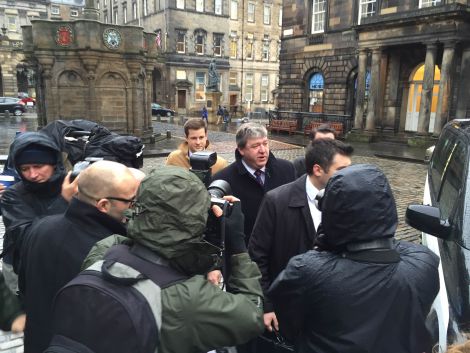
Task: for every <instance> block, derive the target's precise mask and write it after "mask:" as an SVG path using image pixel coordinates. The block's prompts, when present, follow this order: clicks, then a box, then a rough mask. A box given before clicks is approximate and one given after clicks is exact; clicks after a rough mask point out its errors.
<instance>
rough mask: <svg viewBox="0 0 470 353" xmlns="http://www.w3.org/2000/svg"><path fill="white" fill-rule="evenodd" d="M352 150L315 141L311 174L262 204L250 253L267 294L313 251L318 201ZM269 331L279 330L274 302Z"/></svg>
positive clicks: (309, 156) (309, 158) (268, 306)
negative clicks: (296, 262) (294, 259)
mask: <svg viewBox="0 0 470 353" xmlns="http://www.w3.org/2000/svg"><path fill="white" fill-rule="evenodd" d="M352 151H353V149H352V147H351V146H349V145H345V144H344V143H342V142H341V141H336V140H330V139H326V140H315V141H312V143H311V144H310V145H309V146H308V147H307V149H306V153H305V158H304V160H305V162H306V165H307V171H308V175H305V174H304V176H302V177H300V178H298V179H297V180H295V181H293V182H292V183H289V184H285V185H282V186H280V187H278V188H276V189H274V190H271V191H269V192H268V193H267V194H266V196H265V197H264V200H263V202H262V204H261V207H260V210H259V212H258V217H257V218H256V223H255V226H254V228H253V233H252V234H251V237H250V243H249V245H248V250H249V253H250V256H251V258H252V259H253V261H255V262H256V263H257V264H258V267H259V269H260V271H261V275H262V279H261V286H262V287H263V291H264V293H266V292H267V291H268V289H269V287H270V286H271V284H272V282H273V281H274V279H275V278H276V277H277V275H278V274H279V273H280V272H281V271H282V270H283V269H284V268H285V267H286V265H287V263H288V261H289V260H290V258H291V257H293V256H295V255H298V254H302V253H304V252H306V251H308V250H311V249H313V244H314V242H315V237H316V231H317V229H318V226H319V224H320V222H321V212H320V211H319V210H318V209H317V207H316V206H315V203H314V200H315V197H316V196H317V194H318V193H319V191H320V190H322V189H324V188H325V186H326V183H327V182H328V179H329V178H330V177H331V176H332V175H333V174H334V173H335V172H336V171H338V170H340V169H343V168H345V167H347V166H349V165H350V164H351V158H350V156H351V154H352ZM264 312H265V314H264V322H265V326H266V329H267V330H269V331H272V327H273V326H274V328H275V329H276V330H279V325H278V321H277V318H276V314H275V313H274V309H273V306H272V303H271V302H270V301H269V299H265V302H264Z"/></svg>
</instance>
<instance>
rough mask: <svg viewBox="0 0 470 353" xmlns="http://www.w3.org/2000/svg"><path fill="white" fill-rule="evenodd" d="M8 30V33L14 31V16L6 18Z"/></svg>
mask: <svg viewBox="0 0 470 353" xmlns="http://www.w3.org/2000/svg"><path fill="white" fill-rule="evenodd" d="M7 20H8V30H9V31H16V29H17V27H16V16H8V17H7Z"/></svg>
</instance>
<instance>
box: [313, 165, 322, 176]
mask: <svg viewBox="0 0 470 353" xmlns="http://www.w3.org/2000/svg"><path fill="white" fill-rule="evenodd" d="M322 174H323V168H322V167H320V166H319V165H318V164H314V165H313V175H315V176H316V177H319V176H321V175H322Z"/></svg>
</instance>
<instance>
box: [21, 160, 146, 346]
mask: <svg viewBox="0 0 470 353" xmlns="http://www.w3.org/2000/svg"><path fill="white" fill-rule="evenodd" d="M138 184H139V183H138V181H137V179H135V177H134V176H133V174H132V172H131V171H130V170H129V168H127V167H125V166H124V165H122V164H120V163H116V162H111V161H99V162H96V163H94V164H92V165H91V166H90V167H88V168H87V169H85V170H84V171H83V172H81V173H80V175H79V177H78V190H79V192H78V194H77V196H76V198H74V199H73V200H72V202H71V203H70V206H69V207H68V208H67V211H66V212H65V214H60V215H54V216H48V217H45V218H43V219H41V220H40V221H39V222H37V223H36V224H35V225H34V226H33V227H32V229H31V232H30V240H29V244H28V248H27V250H26V251H25V257H26V260H25V262H24V266H23V267H22V271H21V273H20V290H21V292H22V294H23V295H24V304H25V309H26V314H27V320H26V330H25V352H26V353H28V352H31V353H37V352H42V351H44V350H45V349H46V348H47V347H48V345H49V341H50V339H51V337H52V332H51V330H52V328H51V321H52V317H51V312H50V310H51V309H52V301H53V299H54V295H55V294H56V292H57V291H58V290H59V289H60V288H61V287H62V286H64V285H65V284H66V283H67V282H69V281H70V280H71V279H72V278H74V277H75V276H76V275H77V274H78V273H79V272H80V267H81V265H82V262H83V260H84V259H85V257H86V256H87V255H88V252H89V251H90V249H91V248H92V246H93V245H94V244H95V243H96V242H98V241H100V240H101V239H104V238H106V237H108V236H110V235H112V234H122V235H125V233H126V230H125V227H124V223H123V220H124V215H123V212H124V211H126V210H127V209H128V208H129V207H130V206H131V205H133V203H134V201H135V196H136V193H137V188H138Z"/></svg>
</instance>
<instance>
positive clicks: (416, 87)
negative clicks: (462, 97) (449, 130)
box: [405, 64, 441, 132]
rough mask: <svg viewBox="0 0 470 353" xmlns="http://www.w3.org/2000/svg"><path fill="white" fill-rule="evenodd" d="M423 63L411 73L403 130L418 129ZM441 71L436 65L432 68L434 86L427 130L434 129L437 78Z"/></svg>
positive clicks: (431, 130) (412, 130) (437, 88)
mask: <svg viewBox="0 0 470 353" xmlns="http://www.w3.org/2000/svg"><path fill="white" fill-rule="evenodd" d="M423 79H424V64H422V65H420V66H418V67H417V69H416V70H415V71H414V73H413V74H412V75H411V80H410V91H409V93H408V108H407V110H406V122H405V131H411V132H416V131H418V118H419V109H420V106H421V93H422V91H423ZM440 79H441V71H440V70H439V68H438V67H437V66H435V69H434V86H433V90H432V101H431V117H430V120H429V132H433V131H434V119H435V118H436V110H437V100H438V95H439V80H440Z"/></svg>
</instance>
